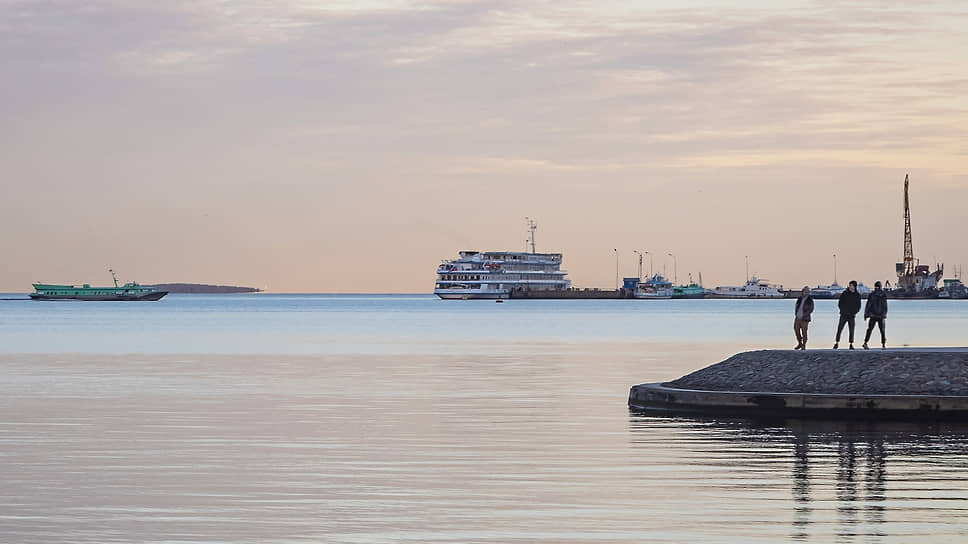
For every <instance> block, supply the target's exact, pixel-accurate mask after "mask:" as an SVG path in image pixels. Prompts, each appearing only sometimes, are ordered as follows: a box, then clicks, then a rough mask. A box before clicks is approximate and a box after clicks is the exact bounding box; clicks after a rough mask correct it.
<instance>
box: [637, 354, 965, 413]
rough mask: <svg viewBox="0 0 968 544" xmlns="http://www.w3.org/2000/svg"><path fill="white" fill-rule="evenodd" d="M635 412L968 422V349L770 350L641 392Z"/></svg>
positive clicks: (640, 388) (643, 388) (649, 386)
mask: <svg viewBox="0 0 968 544" xmlns="http://www.w3.org/2000/svg"><path fill="white" fill-rule="evenodd" d="M628 403H629V407H630V408H632V409H634V410H645V411H663V412H693V413H706V414H713V415H745V416H780V417H818V418H823V419H841V418H848V419H851V418H861V419H885V420H894V419H901V420H907V419H918V420H925V419H926V420H965V421H968V348H916V349H915V348H903V349H890V350H872V351H865V350H857V351H848V350H836V351H835V350H808V351H795V350H762V351H750V352H744V353H739V354H737V355H734V356H732V357H730V358H729V359H726V360H725V361H723V362H721V363H718V364H714V365H712V366H708V367H706V368H703V369H701V370H698V371H696V372H693V373H691V374H688V375H686V376H683V377H681V378H678V379H676V380H672V381H669V382H660V383H647V384H640V385H636V386H633V387H632V388H631V390H630V391H629V401H628Z"/></svg>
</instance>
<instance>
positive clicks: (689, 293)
mask: <svg viewBox="0 0 968 544" xmlns="http://www.w3.org/2000/svg"><path fill="white" fill-rule="evenodd" d="M705 296H706V288H705V287H703V286H702V285H699V284H697V283H690V284H689V285H677V286H675V287H673V288H672V298H703V297H705Z"/></svg>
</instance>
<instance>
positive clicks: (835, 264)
mask: <svg viewBox="0 0 968 544" xmlns="http://www.w3.org/2000/svg"><path fill="white" fill-rule="evenodd" d="M834 285H837V254H836V253H834Z"/></svg>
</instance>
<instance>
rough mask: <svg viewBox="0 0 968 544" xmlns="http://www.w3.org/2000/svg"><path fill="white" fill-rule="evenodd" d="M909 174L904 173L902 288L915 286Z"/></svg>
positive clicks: (900, 280)
mask: <svg viewBox="0 0 968 544" xmlns="http://www.w3.org/2000/svg"><path fill="white" fill-rule="evenodd" d="M910 183H911V182H910V180H908V175H907V174H904V262H903V263H901V264H903V267H898V268H899V270H898V274H897V277H898V279H897V285H898V287H900V288H901V289H911V288H912V287H914V273H915V267H916V265H915V264H914V243H913V242H912V241H911V200H910V197H909V196H908V187H909V186H910Z"/></svg>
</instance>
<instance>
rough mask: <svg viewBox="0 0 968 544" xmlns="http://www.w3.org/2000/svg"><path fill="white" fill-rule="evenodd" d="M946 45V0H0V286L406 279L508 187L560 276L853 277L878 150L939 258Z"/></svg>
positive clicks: (512, 236)
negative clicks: (907, 192)
mask: <svg viewBox="0 0 968 544" xmlns="http://www.w3.org/2000/svg"><path fill="white" fill-rule="evenodd" d="M966 51H968V5H966V4H965V3H963V2H953V1H952V2H946V1H937V2H935V1H930V0H929V1H925V2H899V1H898V2H892V1H882V2H865V1H838V2H802V1H801V2H725V1H721V0H720V1H698V2H693V1H685V2H683V1H676V2H651V1H641V2H632V1H616V2H608V1H593V2H559V1H528V0H515V1H511V2H503V1H500V0H498V1H490V2H477V1H466V2H463V1H458V2H439V3H438V2H409V1H404V0H399V1H395V0H394V1H373V2H365V1H363V2H361V1H336V2H314V1H309V0H298V1H297V0H293V1H288V2H287V1H247V0H240V1H238V2H225V1H205V0H201V1H190V2H179V1H168V2H128V1H113V0H112V1H98V0H91V1H88V2H76V1H74V0H67V1H59V0H47V1H28V2H21V1H19V0H14V1H11V0H0V65H2V66H3V69H2V70H0V120H2V127H3V129H2V130H0V263H2V265H0V291H5V292H27V291H30V290H31V287H30V283H32V282H36V281H43V282H48V283H92V284H107V283H109V282H110V275H109V274H108V272H107V268H109V267H112V268H114V269H115V270H117V271H118V273H119V276H120V278H121V279H122V280H136V281H140V282H141V283H154V282H176V281H183V282H198V283H220V284H233V285H247V286H253V287H259V288H263V287H267V288H268V290H269V291H272V292H346V293H351V292H371V293H388V292H401V293H428V292H430V291H432V289H433V285H434V279H435V271H436V268H437V266H438V264H439V263H440V261H441V260H443V259H449V258H455V257H456V256H457V252H458V251H460V250H463V249H477V250H522V249H523V248H524V241H525V239H526V238H527V235H528V233H527V230H526V223H525V217H530V218H534V219H535V220H536V221H537V223H538V231H537V235H536V242H537V246H538V250H539V251H549V252H550V251H555V252H562V253H564V268H565V269H567V270H568V272H569V277H570V278H571V279H572V281H573V282H574V284H575V285H576V286H581V287H612V286H613V285H614V282H615V275H616V262H615V261H616V260H615V252H614V251H613V249H617V250H618V256H619V259H618V260H619V272H620V275H622V276H626V275H635V274H636V272H637V271H636V268H637V257H636V256H635V255H634V253H633V251H635V250H638V251H640V252H645V251H648V252H649V253H650V255H653V256H654V257H653V259H652V267H653V269H654V270H657V271H661V270H662V269H663V267H664V268H665V270H666V271H667V273H668V275H670V276H671V275H673V267H674V262H675V263H676V265H677V266H676V267H675V268H676V269H677V272H678V279H679V282H680V283H683V282H685V281H687V280H688V275H689V274H692V275H693V278H694V279H698V274H699V273H702V275H703V281H704V283H705V285H706V286H707V287H713V286H716V285H738V284H742V283H743V281H744V280H745V277H746V257H747V256H748V257H749V262H750V271H751V272H753V273H756V274H757V275H759V276H760V277H763V278H766V279H768V280H770V281H772V282H775V283H779V284H783V285H784V286H786V287H797V286H802V285H805V284H809V285H817V284H820V283H824V284H826V283H829V282H831V281H833V279H834V277H833V261H834V259H833V255H834V254H836V255H837V269H838V277H837V279H838V280H839V281H840V283H842V284H843V283H845V282H846V281H847V280H848V279H857V280H859V281H863V282H865V283H866V284H868V285H871V284H873V282H874V281H875V280H878V279H881V280H884V279H890V280H893V279H895V277H894V263H895V262H896V261H897V260H899V259H900V258H901V255H902V250H903V245H902V242H903V240H902V235H903V210H902V188H903V182H904V176H905V175H906V174H910V177H911V184H912V185H911V187H912V189H911V200H912V222H913V231H914V250H915V254H916V256H917V257H919V258H920V259H921V261H922V262H923V263H934V262H936V261H937V262H943V263H944V264H945V266H946V277H952V276H953V272H954V267H955V266H957V265H961V264H963V263H964V264H968V244H966V243H965V239H966V238H965V236H966V231H968V229H966V227H968V214H966V213H964V210H965V207H966V204H968V173H966V170H965V168H966V165H968V160H966V159H968V54H966ZM670 253H671V254H673V255H675V260H673V258H671V257H668V254H670ZM645 266H646V268H648V267H649V260H648V259H646V261H645Z"/></svg>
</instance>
